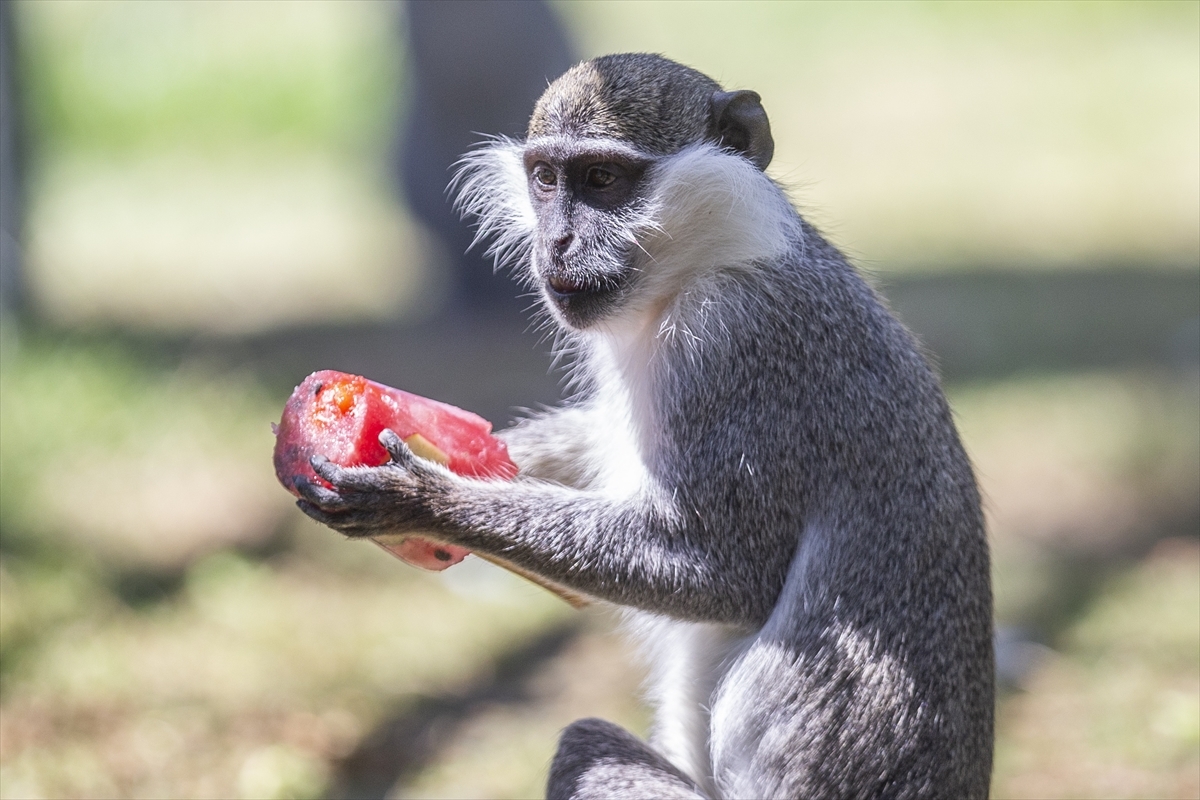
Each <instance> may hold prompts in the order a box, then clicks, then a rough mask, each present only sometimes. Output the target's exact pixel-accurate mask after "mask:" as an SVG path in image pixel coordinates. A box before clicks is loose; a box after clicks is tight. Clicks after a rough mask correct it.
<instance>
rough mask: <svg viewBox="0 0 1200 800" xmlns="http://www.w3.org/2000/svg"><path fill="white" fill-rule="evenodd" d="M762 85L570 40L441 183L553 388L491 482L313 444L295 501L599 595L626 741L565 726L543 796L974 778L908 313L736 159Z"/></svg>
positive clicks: (980, 789)
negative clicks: (742, 84) (639, 695)
mask: <svg viewBox="0 0 1200 800" xmlns="http://www.w3.org/2000/svg"><path fill="white" fill-rule="evenodd" d="M773 147H774V145H773V141H772V138H771V132H770V126H769V123H768V121H767V115H766V113H765V111H764V110H763V107H762V104H761V102H760V98H759V96H758V95H757V94H755V93H754V92H750V91H733V92H727V91H724V90H722V89H721V87H720V86H719V85H718V84H717V83H716V82H714V81H713V80H711V79H710V78H708V77H706V76H705V75H703V74H701V73H699V72H697V71H695V70H693V69H690V68H688V67H685V66H682V65H680V64H677V63H675V62H672V61H669V60H667V59H665V58H662V57H659V56H655V55H645V54H626V55H612V56H605V57H602V58H597V59H594V60H591V61H586V62H584V63H581V64H579V65H577V66H575V67H573V68H572V69H571V70H570V71H568V72H567V73H566V74H565V75H563V76H562V77H560V78H559V79H558V80H556V81H555V82H554V83H553V84H551V85H550V87H549V88H548V89H547V90H546V92H545V94H543V95H542V97H541V99H540V100H539V101H538V103H537V105H536V107H535V108H534V111H533V116H532V118H531V119H530V122H529V129H528V135H527V137H526V139H525V140H524V141H513V140H507V139H499V140H496V141H493V142H491V143H490V144H487V145H486V146H484V147H483V148H482V149H480V150H477V151H475V152H473V153H472V154H470V155H468V156H467V157H466V159H465V167H464V171H463V173H462V175H461V176H460V187H459V188H460V199H461V203H462V206H463V208H464V209H465V211H466V212H467V213H469V214H471V215H474V216H475V217H476V218H477V219H478V222H479V226H480V233H481V236H483V237H485V238H490V239H491V241H492V242H493V245H492V250H493V252H494V254H495V255H496V257H497V258H498V260H499V261H500V262H502V263H508V264H511V265H513V266H514V267H515V268H516V269H517V270H518V272H519V273H520V275H521V277H522V278H523V280H524V281H526V283H528V285H529V286H530V287H533V288H534V289H536V291H538V292H539V293H540V295H541V298H542V300H543V302H544V304H545V307H546V309H547V310H548V311H549V313H550V314H551V315H552V317H553V320H554V321H555V322H556V323H557V326H558V327H559V328H560V336H561V339H562V344H563V346H564V347H567V348H570V349H571V350H572V351H573V352H574V353H575V355H576V365H575V367H574V370H575V374H574V377H575V379H576V381H577V389H578V392H577V396H576V397H575V399H573V400H572V401H571V402H569V403H567V404H566V405H565V406H564V407H563V408H560V409H558V410H554V411H550V412H548V413H545V414H541V415H538V416H535V417H533V418H531V419H527V420H525V421H523V422H521V423H519V424H517V425H516V426H514V427H513V428H510V429H508V430H506V431H504V432H503V433H502V435H503V437H504V439H505V440H506V441H507V442H508V445H509V448H510V452H511V454H512V456H513V458H514V460H515V461H516V463H517V464H518V465H520V468H521V474H520V476H519V477H518V479H517V480H516V481H515V482H512V483H510V482H503V481H486V480H473V479H468V478H462V477H459V476H456V475H454V474H452V473H450V472H449V471H447V470H446V469H444V468H442V467H441V466H439V465H437V464H434V463H432V462H429V461H425V460H422V459H419V458H416V457H415V456H413V454H412V453H411V451H410V450H409V449H408V448H407V447H406V446H405V445H404V444H403V442H401V441H400V440H399V438H398V437H397V436H396V435H395V434H394V433H392V432H390V431H385V432H384V434H383V435H382V436H381V441H382V442H383V444H384V445H385V446H386V447H387V449H388V450H389V451H390V453H391V455H392V462H391V463H389V464H387V465H385V466H382V467H370V468H368V467H356V468H347V469H343V468H339V467H337V466H335V465H333V464H331V463H329V462H328V461H326V460H324V459H322V458H320V457H316V458H315V459H314V466H315V468H316V470H317V472H318V473H319V474H320V475H321V476H322V477H323V478H324V479H325V480H327V481H329V483H330V484H332V486H333V489H326V488H323V487H321V486H317V485H314V484H306V485H304V486H303V487H302V490H303V495H304V497H305V498H306V499H305V500H302V501H301V507H302V508H303V509H304V510H305V511H306V512H307V513H308V514H309V515H310V516H312V517H314V518H315V519H317V520H320V521H321V522H324V523H326V524H328V525H330V526H332V527H333V528H336V529H337V530H339V531H342V532H343V533H345V534H347V535H349V536H373V535H376V534H383V533H396V532H405V531H414V532H415V531H419V532H421V533H422V534H424V535H427V536H430V537H432V538H435V539H438V540H441V541H444V542H448V543H452V544H455V545H460V546H462V547H466V548H469V549H471V550H474V551H477V552H479V553H482V554H485V555H487V556H489V557H491V558H494V559H499V560H502V561H505V562H507V563H509V564H512V565H513V566H514V567H516V568H518V569H520V570H523V571H526V572H529V573H532V574H534V575H536V576H539V577H540V578H541V579H542V580H544V581H546V582H548V583H550V584H553V585H557V586H560V587H563V588H565V589H567V590H569V591H571V592H574V593H576V594H582V595H585V596H587V597H590V598H594V599H596V600H599V601H603V602H606V603H611V604H614V605H617V606H620V607H622V608H624V609H627V612H626V613H627V616H628V620H629V625H630V627H631V628H632V629H633V630H634V631H635V632H636V633H637V635H638V637H639V638H640V639H641V641H642V643H643V645H644V647H645V649H646V651H647V653H648V654H649V658H650V661H651V663H652V671H651V672H652V674H651V678H650V691H649V697H650V698H651V700H652V702H653V704H654V705H655V707H656V718H655V724H654V731H653V735H652V737H651V742H650V744H647V743H644V742H642V741H641V740H640V739H638V738H636V737H634V736H633V735H631V734H629V733H627V732H625V731H624V730H622V729H620V728H619V727H617V726H615V725H612V724H610V723H606V722H602V721H600V720H582V721H579V722H576V723H574V724H573V725H571V726H570V727H568V728H567V729H566V731H565V732H564V733H563V736H562V739H561V741H560V743H559V748H558V753H557V755H556V756H555V759H554V762H553V764H552V766H551V771H550V781H549V786H548V789H547V792H548V795H549V796H550V797H553V798H559V797H588V798H591V797H595V798H649V797H689V798H694V797H712V798H715V797H728V798H751V797H753V798H765V797H805V798H821V799H822V800H825V799H827V798H843V797H844V798H869V797H889V798H910V797H930V798H932V797H945V798H975V797H984V796H986V795H987V793H988V784H989V779H990V773H991V761H992V717H993V653H992V599H991V588H990V579H989V559H988V549H987V543H986V538H985V534H984V525H983V516H982V514H981V511H980V498H979V492H978V490H977V488H976V484H975V479H974V477H973V474H972V470H971V466H970V463H969V462H968V459H967V456H966V455H965V454H964V452H963V448H962V445H961V444H960V442H959V438H958V435H957V433H956V432H955V428H954V423H953V421H952V419H951V414H950V410H949V408H948V407H947V404H946V400H945V398H944V396H943V394H942V391H941V389H940V388H939V386H938V380H937V378H936V376H935V375H934V373H933V371H932V370H931V369H930V367H929V366H928V364H927V363H926V361H925V359H924V358H923V357H922V355H921V352H920V348H919V346H918V345H917V344H916V342H915V341H914V340H913V337H912V336H911V335H910V334H909V333H908V332H907V331H906V330H905V329H904V327H903V326H901V324H900V323H899V322H897V321H896V320H895V319H894V318H893V317H892V315H891V314H890V313H889V312H888V311H887V309H886V308H885V307H884V304H883V303H882V302H881V301H880V299H879V297H878V296H877V295H876V294H875V292H874V291H872V289H871V288H870V287H869V286H868V285H867V284H866V283H865V282H864V281H863V279H862V278H861V277H860V276H859V275H858V274H857V273H856V272H855V270H854V269H853V268H852V267H851V266H850V265H849V264H848V263H847V261H846V259H845V258H844V257H843V256H842V254H841V253H839V252H838V251H837V249H835V248H834V247H833V246H832V245H830V244H829V243H828V242H826V241H825V239H823V238H822V237H821V235H820V234H819V233H818V232H817V231H816V230H814V229H813V228H812V227H811V226H810V225H809V224H808V223H807V222H805V221H804V220H803V219H802V218H801V217H800V216H799V215H798V214H797V212H796V210H795V209H794V208H793V207H792V205H791V203H790V202H789V200H788V198H787V196H786V194H785V193H784V191H783V190H782V189H781V188H780V187H779V186H778V185H777V184H776V183H775V182H774V181H772V180H771V179H770V178H769V177H767V176H766V175H765V174H764V171H763V170H764V169H765V168H766V167H767V165H768V164H769V163H770V161H771V156H772V152H773Z"/></svg>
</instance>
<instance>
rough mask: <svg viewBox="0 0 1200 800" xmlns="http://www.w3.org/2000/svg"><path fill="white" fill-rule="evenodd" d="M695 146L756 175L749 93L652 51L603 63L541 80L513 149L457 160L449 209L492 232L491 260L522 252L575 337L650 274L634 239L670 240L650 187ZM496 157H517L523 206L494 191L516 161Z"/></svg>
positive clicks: (762, 159)
mask: <svg viewBox="0 0 1200 800" xmlns="http://www.w3.org/2000/svg"><path fill="white" fill-rule="evenodd" d="M706 144H707V145H711V147H709V148H708V150H707V151H706V152H709V153H713V154H719V155H720V157H722V158H735V159H737V160H738V163H740V164H742V165H744V166H746V167H750V168H751V169H750V171H751V172H757V173H761V172H762V170H765V169H766V167H767V165H768V164H769V163H770V161H771V156H772V153H773V151H774V141H773V140H772V138H771V130H770V125H769V123H768V121H767V115H766V112H765V111H764V110H763V107H762V104H761V101H760V98H759V96H758V94H756V93H755V92H751V91H735V92H726V91H723V90H722V89H721V87H720V85H719V84H717V83H716V81H714V80H712V79H711V78H709V77H708V76H706V75H704V74H702V73H700V72H697V71H696V70H694V69H691V68H690V67H685V66H683V65H682V64H678V63H676V62H674V61H670V60H669V59H666V58H663V57H661V56H657V55H649V54H644V53H632V54H622V55H609V56H602V57H600V58H595V59H592V60H590V61H584V62H582V63H580V64H577V65H576V66H574V67H572V68H571V69H570V70H569V71H568V72H566V73H565V74H564V75H562V76H561V77H560V78H558V79H557V80H556V81H554V82H553V83H551V84H550V86H549V87H548V88H547V89H546V91H545V93H544V94H543V95H542V97H541V98H540V99H539V100H538V102H537V105H536V106H535V107H534V111H533V115H532V117H531V118H530V120H529V130H528V135H527V138H526V140H525V142H524V143H523V144H522V143H517V142H508V141H501V142H499V143H498V144H497V145H495V146H493V147H492V148H490V149H489V150H490V153H489V152H485V153H484V155H482V156H479V155H473V156H468V158H467V159H466V160H465V161H466V166H465V168H464V171H463V173H462V174H461V176H460V180H461V182H462V193H461V195H460V203H461V205H462V207H463V209H464V211H465V212H467V213H473V214H475V215H477V216H478V217H479V219H480V235H481V236H488V235H494V236H495V237H496V239H497V241H496V244H494V245H493V248H492V250H493V252H494V253H495V254H496V255H497V257H498V259H499V260H501V261H503V260H508V259H510V258H511V257H513V256H515V255H518V254H519V255H520V256H527V257H528V266H529V274H528V276H527V277H528V279H529V280H530V281H531V282H532V283H534V284H535V285H536V287H537V288H538V289H539V290H540V292H541V293H542V295H543V296H544V297H545V299H546V301H547V304H548V306H549V307H550V308H551V310H552V311H554V312H555V313H556V315H557V316H558V317H559V318H560V319H561V320H562V321H563V322H564V323H565V324H566V325H568V326H569V327H571V328H574V329H576V330H582V329H585V328H588V327H591V326H593V325H594V324H596V323H597V322H600V321H602V320H604V319H606V318H607V317H609V316H611V315H612V314H613V313H614V312H615V311H616V310H617V309H619V308H621V307H623V306H624V305H625V301H626V299H627V298H628V297H629V296H630V295H631V294H632V293H633V292H634V291H635V289H636V287H637V285H638V284H639V283H640V282H642V281H643V280H644V279H645V273H646V272H650V271H652V270H653V269H654V264H653V262H654V260H655V259H654V255H653V254H652V253H650V252H648V251H647V250H646V248H645V247H644V246H643V244H644V243H643V241H642V239H643V238H644V237H645V235H646V234H647V232H648V231H655V230H657V231H659V232H660V233H662V232H665V233H666V235H667V236H668V237H669V236H671V235H672V232H671V231H664V225H663V219H662V216H663V215H662V208H661V206H662V204H663V197H662V192H661V191H659V189H660V188H661V183H662V178H663V174H664V170H665V167H666V165H668V164H669V163H670V162H671V161H672V159H673V157H676V156H679V155H680V154H683V153H687V152H689V151H691V150H694V149H695V148H696V146H697V145H706ZM497 150H506V151H507V152H508V153H509V154H510V155H517V156H519V159H520V166H519V169H520V171H521V175H522V179H523V181H524V184H525V188H526V192H525V194H526V197H527V201H526V202H520V201H518V200H516V199H515V198H512V197H511V196H508V197H506V196H502V193H504V192H507V193H509V194H511V193H513V190H514V189H515V186H513V185H512V184H513V182H514V181H513V179H514V178H515V177H516V175H515V172H516V169H514V167H516V165H515V164H511V163H509V164H504V165H501V164H498V163H494V162H488V160H487V159H488V156H489V155H495V154H496V151H497ZM489 173H490V175H489ZM487 181H495V182H504V183H506V184H507V185H508V186H507V188H506V189H500V188H498V187H497V186H494V185H488V184H487V183H486V182H487ZM523 199H524V198H523ZM668 202H673V201H668ZM693 216H694V215H693Z"/></svg>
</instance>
